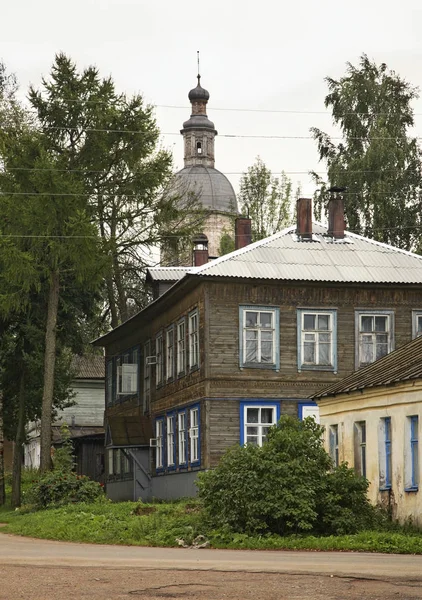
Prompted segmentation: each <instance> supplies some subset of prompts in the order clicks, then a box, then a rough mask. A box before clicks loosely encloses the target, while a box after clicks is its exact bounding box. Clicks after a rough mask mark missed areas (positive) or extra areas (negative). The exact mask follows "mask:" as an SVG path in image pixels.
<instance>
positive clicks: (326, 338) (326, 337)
mask: <svg viewBox="0 0 422 600" xmlns="http://www.w3.org/2000/svg"><path fill="white" fill-rule="evenodd" d="M330 338H331V334H329V333H320V334H319V343H320V344H327V343H329V342H330V341H331V340H330Z"/></svg>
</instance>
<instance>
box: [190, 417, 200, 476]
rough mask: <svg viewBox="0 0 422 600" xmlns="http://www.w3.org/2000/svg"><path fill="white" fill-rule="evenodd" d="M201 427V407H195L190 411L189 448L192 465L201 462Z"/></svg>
mask: <svg viewBox="0 0 422 600" xmlns="http://www.w3.org/2000/svg"><path fill="white" fill-rule="evenodd" d="M199 426H200V423H199V406H195V407H193V408H190V409H189V441H190V444H189V447H190V463H191V464H194V463H199V462H200V447H199Z"/></svg>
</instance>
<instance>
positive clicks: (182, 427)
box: [177, 410, 188, 465]
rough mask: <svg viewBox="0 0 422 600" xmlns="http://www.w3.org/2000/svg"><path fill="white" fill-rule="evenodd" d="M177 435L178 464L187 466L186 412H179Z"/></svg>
mask: <svg viewBox="0 0 422 600" xmlns="http://www.w3.org/2000/svg"><path fill="white" fill-rule="evenodd" d="M177 435H178V449H177V450H178V462H179V465H186V464H187V462H188V456H187V450H188V447H187V444H186V411H185V410H184V411H182V412H179V414H178V415H177Z"/></svg>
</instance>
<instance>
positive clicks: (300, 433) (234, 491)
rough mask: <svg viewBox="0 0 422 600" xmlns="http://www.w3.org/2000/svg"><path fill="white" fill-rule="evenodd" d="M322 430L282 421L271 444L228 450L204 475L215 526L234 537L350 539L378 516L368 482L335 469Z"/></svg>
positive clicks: (202, 491)
mask: <svg viewBox="0 0 422 600" xmlns="http://www.w3.org/2000/svg"><path fill="white" fill-rule="evenodd" d="M322 436H323V428H322V427H320V426H319V425H317V424H316V423H315V421H314V420H313V419H305V420H304V421H299V420H298V419H296V418H293V417H288V416H283V417H282V418H281V419H280V421H279V423H278V425H277V426H274V427H272V428H271V429H270V431H269V433H268V436H267V441H266V443H265V444H264V445H263V446H262V448H261V447H257V446H245V447H240V446H236V447H233V448H232V449H230V450H229V451H228V452H227V453H226V454H225V455H224V456H223V458H222V459H221V461H220V464H219V465H218V466H217V468H215V469H214V470H211V471H207V472H203V473H200V475H199V478H198V489H199V497H200V498H201V499H202V501H203V502H204V506H205V509H206V511H207V513H208V516H209V518H210V519H211V522H212V523H214V524H215V525H217V526H219V527H221V526H228V527H230V528H231V529H232V530H233V531H236V532H241V533H247V534H254V533H258V532H259V533H269V534H279V535H286V534H291V533H301V532H309V533H314V532H315V533H322V534H329V533H350V532H355V531H359V530H361V529H363V528H364V527H365V526H367V525H368V524H369V523H370V521H371V518H373V515H374V511H373V509H372V507H371V506H370V504H369V502H368V500H367V499H366V491H367V486H368V483H367V481H366V480H365V479H363V478H362V477H358V476H357V475H356V474H355V473H354V471H353V470H352V469H349V468H348V467H347V465H343V466H341V467H339V468H338V469H334V470H332V463H331V459H330V457H329V456H328V454H327V453H326V452H325V450H324V447H323V438H322Z"/></svg>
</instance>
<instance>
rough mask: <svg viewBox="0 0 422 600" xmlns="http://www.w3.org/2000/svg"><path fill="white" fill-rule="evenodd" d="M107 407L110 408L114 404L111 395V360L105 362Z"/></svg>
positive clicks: (112, 395)
mask: <svg viewBox="0 0 422 600" xmlns="http://www.w3.org/2000/svg"><path fill="white" fill-rule="evenodd" d="M106 372H107V375H106V377H107V406H111V405H112V404H113V403H114V400H115V398H114V394H113V360H108V361H107V371H106Z"/></svg>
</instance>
